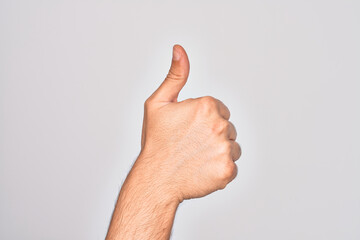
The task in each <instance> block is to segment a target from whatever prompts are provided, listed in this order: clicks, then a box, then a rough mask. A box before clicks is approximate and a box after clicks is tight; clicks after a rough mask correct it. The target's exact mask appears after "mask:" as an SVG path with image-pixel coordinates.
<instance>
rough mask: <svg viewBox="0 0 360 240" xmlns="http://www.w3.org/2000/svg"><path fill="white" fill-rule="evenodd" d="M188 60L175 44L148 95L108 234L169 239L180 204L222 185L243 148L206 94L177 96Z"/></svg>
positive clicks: (221, 106) (219, 107)
mask: <svg viewBox="0 0 360 240" xmlns="http://www.w3.org/2000/svg"><path fill="white" fill-rule="evenodd" d="M189 68H190V66H189V60H188V57H187V54H186V52H185V50H184V49H183V48H182V47H181V46H180V45H175V46H174V47H173V59H172V64H171V68H170V71H169V73H168V75H167V77H166V79H165V80H164V82H163V83H162V84H161V85H160V87H159V88H158V89H157V90H156V91H155V92H154V93H153V94H152V95H151V96H150V97H149V98H148V99H147V100H146V102H145V109H144V110H145V111H144V121H143V130H142V138H141V152H140V154H139V157H138V158H137V160H136V161H135V163H134V165H133V167H132V169H131V171H130V172H129V174H128V176H127V177H126V180H125V182H124V184H123V186H122V188H121V190H120V194H119V198H118V201H117V204H116V207H115V210H114V213H113V216H112V220H111V224H110V227H109V231H108V234H107V237H106V239H107V240H110V239H126V240H128V239H169V238H170V233H171V228H172V225H173V221H174V217H175V213H176V210H177V207H178V205H179V204H180V203H181V202H182V201H183V200H185V199H190V198H198V197H203V196H205V195H207V194H210V193H212V192H214V191H216V190H219V189H223V188H225V186H226V185H227V184H228V183H229V182H230V181H232V180H233V179H234V178H235V177H236V174H237V167H236V164H235V163H234V161H236V160H237V159H239V157H240V154H241V149H240V146H239V144H238V143H237V142H236V141H235V140H236V130H235V127H234V125H233V124H232V123H231V122H230V121H229V118H230V112H229V109H228V108H227V107H226V106H225V105H224V104H223V103H222V102H221V101H220V100H218V99H216V98H213V97H210V96H206V97H201V98H195V99H193V98H191V99H186V100H184V101H181V102H178V101H177V97H178V95H179V92H180V90H181V89H182V88H183V86H184V85H185V83H186V81H187V78H188V75H189Z"/></svg>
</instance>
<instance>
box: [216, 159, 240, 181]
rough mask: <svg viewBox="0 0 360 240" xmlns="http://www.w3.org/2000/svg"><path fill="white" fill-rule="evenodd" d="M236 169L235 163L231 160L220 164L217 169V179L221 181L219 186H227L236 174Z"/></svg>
mask: <svg viewBox="0 0 360 240" xmlns="http://www.w3.org/2000/svg"><path fill="white" fill-rule="evenodd" d="M236 171H237V168H236V165H235V163H234V162H233V161H232V160H226V161H224V163H222V167H221V168H220V169H219V177H220V179H221V184H225V185H226V184H227V183H229V182H230V181H231V179H232V177H233V176H234V174H237V173H236Z"/></svg>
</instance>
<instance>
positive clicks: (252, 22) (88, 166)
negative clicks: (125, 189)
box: [0, 0, 360, 240]
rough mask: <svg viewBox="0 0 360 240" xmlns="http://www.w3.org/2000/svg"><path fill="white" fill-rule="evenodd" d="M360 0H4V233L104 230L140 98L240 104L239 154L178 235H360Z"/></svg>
mask: <svg viewBox="0 0 360 240" xmlns="http://www.w3.org/2000/svg"><path fill="white" fill-rule="evenodd" d="M129 2H130V1H129ZM359 12H360V4H359V1H348V0H342V1H340V0H338V1H325V0H324V1H319V0H315V1H285V0H284V1H280V0H276V1H265V0H255V1H222V3H219V1H176V2H175V1H174V2H170V1H132V3H126V1H79V0H76V1H74V0H72V1H70V0H69V1H17V0H15V1H1V2H0V239H104V237H105V234H106V230H107V227H108V224H109V221H110V217H111V214H112V211H113V207H114V204H115V200H116V198H117V194H118V191H119V189H120V186H121V184H122V181H123V180H124V178H125V177H126V174H127V172H128V171H129V169H130V168H131V165H132V163H133V161H134V160H135V159H136V157H137V155H138V153H139V150H140V137H141V135H140V134H141V126H142V125H141V124H142V114H143V102H144V100H145V99H146V98H147V97H148V96H149V95H150V94H151V93H152V92H153V91H154V90H155V89H156V88H157V87H158V85H159V84H160V83H161V82H162V81H163V79H164V77H165V76H166V74H167V71H168V69H169V67H170V61H171V50H172V46H173V45H174V44H176V43H177V44H181V45H182V46H183V47H184V48H185V49H186V50H187V53H188V56H189V59H190V64H191V67H190V69H191V70H190V77H189V80H188V83H187V85H186V86H185V88H184V89H183V91H182V93H181V94H180V99H179V100H183V99H186V98H189V97H200V96H204V95H212V96H214V97H216V98H219V99H220V100H222V101H223V102H224V103H225V104H226V105H227V106H228V107H229V109H230V111H231V113H232V116H231V119H230V120H231V121H232V122H233V123H234V124H235V126H236V128H237V131H238V141H239V143H240V144H241V146H242V150H243V155H242V157H241V158H240V160H239V161H238V162H237V164H238V168H239V173H238V177H237V178H236V179H235V180H234V181H233V182H232V183H230V184H229V185H228V187H227V188H226V189H224V190H222V191H217V192H215V193H214V194H212V195H209V196H207V197H205V198H201V199H196V200H188V201H185V202H184V203H182V204H181V205H180V207H179V209H178V212H177V215H176V219H175V224H174V228H173V234H172V239H175V240H180V239H194V240H195V239H196V240H197V239H208V240H212V239H246V240H255V239H257V240H260V239H276V240H279V239H284V240H285V239H286V240H288V239H292V240H293V239H347V240H349V239H359V238H360V187H359V182H360V177H359V171H360V163H359V162H360V151H359V143H360V127H359V123H360V106H359V103H360V95H359V93H360V47H359V43H360V27H359V25H360V24H359V23H360V15H359Z"/></svg>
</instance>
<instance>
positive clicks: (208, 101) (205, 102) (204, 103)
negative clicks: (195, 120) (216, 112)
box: [199, 96, 216, 113]
mask: <svg viewBox="0 0 360 240" xmlns="http://www.w3.org/2000/svg"><path fill="white" fill-rule="evenodd" d="M199 107H200V110H202V111H203V112H206V113H210V112H211V111H212V110H213V109H214V108H215V107H216V100H215V98H213V97H211V96H205V97H201V98H199Z"/></svg>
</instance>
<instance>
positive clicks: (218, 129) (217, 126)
mask: <svg viewBox="0 0 360 240" xmlns="http://www.w3.org/2000/svg"><path fill="white" fill-rule="evenodd" d="M229 127H230V123H229V122H228V121H226V120H217V121H215V123H214V124H213V125H212V128H211V130H212V132H213V133H216V134H221V133H224V132H225V131H226V130H227V129H228V128H229Z"/></svg>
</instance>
